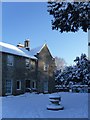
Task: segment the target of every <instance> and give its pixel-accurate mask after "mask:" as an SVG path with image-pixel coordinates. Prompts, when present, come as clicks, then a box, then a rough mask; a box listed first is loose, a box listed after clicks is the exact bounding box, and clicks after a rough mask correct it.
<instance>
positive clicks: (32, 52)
mask: <svg viewBox="0 0 90 120" xmlns="http://www.w3.org/2000/svg"><path fill="white" fill-rule="evenodd" d="M45 46H47V44H43V45H41V46H39V47H37V48H34V49H31V50H30V54H31V55H33V56H35V55H37V53H40V52H41V50H42V49H43V48H44V47H45ZM47 47H48V46H47ZM50 54H51V53H50ZM51 56H52V54H51ZM52 57H53V58H54V56H52Z"/></svg>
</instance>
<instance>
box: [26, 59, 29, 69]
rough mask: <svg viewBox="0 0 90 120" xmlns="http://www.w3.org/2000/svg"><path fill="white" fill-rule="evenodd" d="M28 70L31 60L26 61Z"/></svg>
mask: <svg viewBox="0 0 90 120" xmlns="http://www.w3.org/2000/svg"><path fill="white" fill-rule="evenodd" d="M26 68H30V60H29V59H26Z"/></svg>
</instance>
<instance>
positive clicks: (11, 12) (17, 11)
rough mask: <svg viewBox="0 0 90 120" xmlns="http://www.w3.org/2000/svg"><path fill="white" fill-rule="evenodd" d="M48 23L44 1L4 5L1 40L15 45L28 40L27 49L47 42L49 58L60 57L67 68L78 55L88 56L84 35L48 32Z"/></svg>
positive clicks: (49, 28) (86, 34)
mask: <svg viewBox="0 0 90 120" xmlns="http://www.w3.org/2000/svg"><path fill="white" fill-rule="evenodd" d="M51 20H52V16H50V15H49V13H48V12H47V3H46V2H12V3H11V2H6V3H5V2H4V3H3V4H2V40H3V42H7V43H10V44H13V45H17V44H18V43H19V42H20V43H22V44H23V42H24V40H25V39H26V38H29V39H30V47H31V48H35V47H38V46H41V45H42V44H44V43H47V44H48V47H49V49H50V51H51V53H52V54H53V56H58V57H61V58H64V59H65V61H66V62H67V63H68V64H69V65H70V64H73V60H74V59H75V57H76V56H80V54H81V53H86V54H88V46H87V45H88V33H85V32H83V31H82V30H80V31H79V32H76V33H71V32H70V33H66V32H65V33H60V32H59V31H55V30H52V28H51Z"/></svg>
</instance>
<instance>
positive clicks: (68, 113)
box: [0, 92, 88, 118]
mask: <svg viewBox="0 0 90 120" xmlns="http://www.w3.org/2000/svg"><path fill="white" fill-rule="evenodd" d="M54 94H55V93H54ZM58 94H60V96H61V99H62V100H61V103H62V105H63V106H64V110H59V111H51V110H47V108H46V107H47V105H48V104H49V94H35V93H26V94H24V95H19V96H7V97H0V99H2V117H3V118H88V94H87V93H68V92H67V93H64V92H61V93H58ZM0 103H1V102H0ZM0 113H1V111H0ZM0 116H1V115H0Z"/></svg>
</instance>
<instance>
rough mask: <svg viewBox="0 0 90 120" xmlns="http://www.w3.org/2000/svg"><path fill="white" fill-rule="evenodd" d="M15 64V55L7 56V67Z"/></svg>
mask: <svg viewBox="0 0 90 120" xmlns="http://www.w3.org/2000/svg"><path fill="white" fill-rule="evenodd" d="M13 63H14V56H13V55H7V65H8V66H13Z"/></svg>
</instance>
